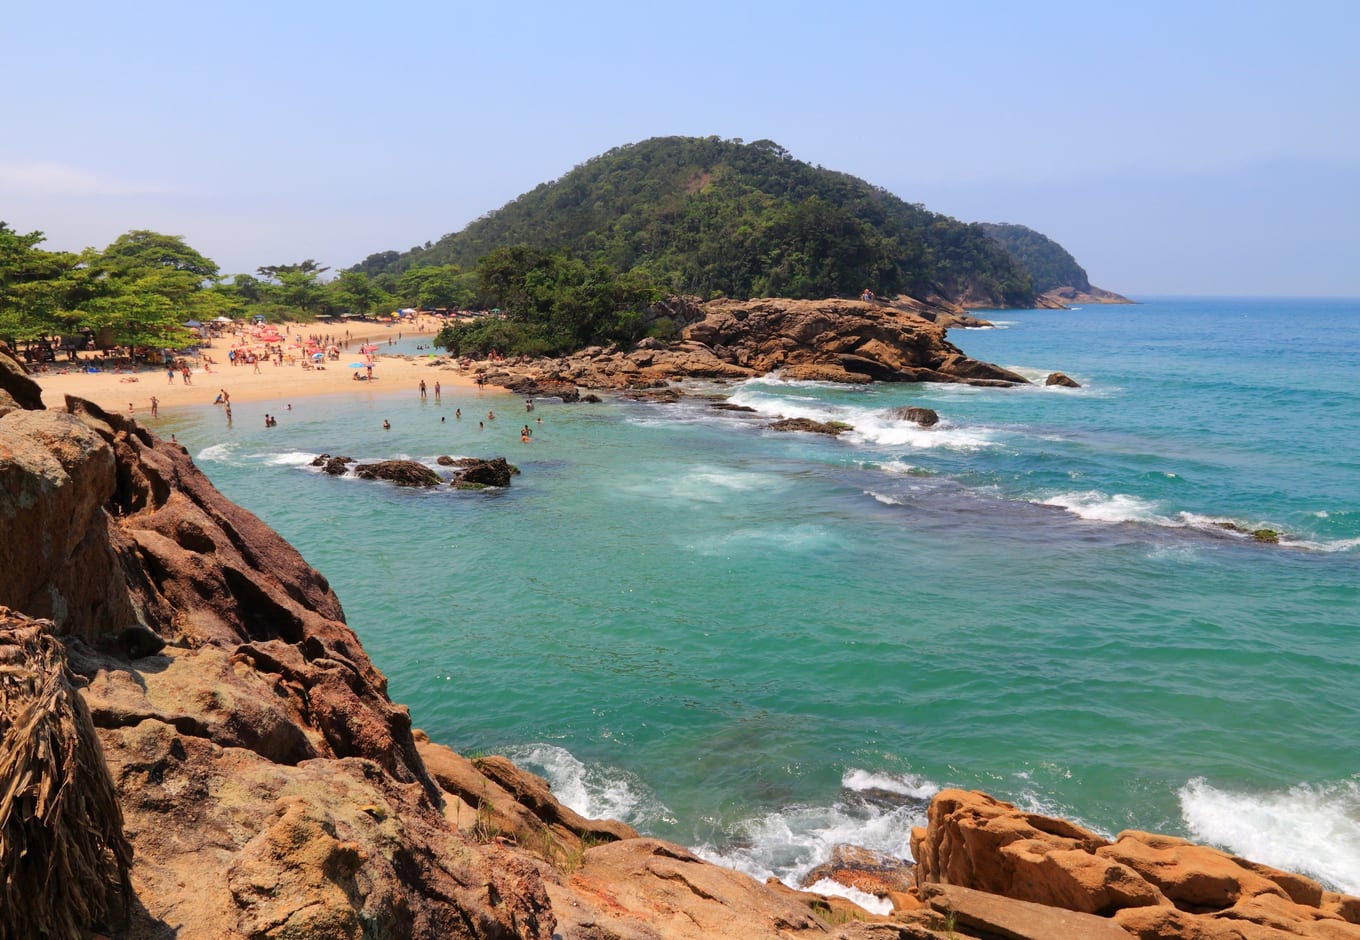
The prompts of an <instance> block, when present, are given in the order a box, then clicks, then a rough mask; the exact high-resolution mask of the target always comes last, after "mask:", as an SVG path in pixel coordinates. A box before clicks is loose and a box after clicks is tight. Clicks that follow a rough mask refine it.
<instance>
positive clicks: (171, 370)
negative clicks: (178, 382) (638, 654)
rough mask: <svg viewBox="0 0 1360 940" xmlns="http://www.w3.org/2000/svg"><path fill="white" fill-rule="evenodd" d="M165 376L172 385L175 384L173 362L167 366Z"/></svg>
mask: <svg viewBox="0 0 1360 940" xmlns="http://www.w3.org/2000/svg"><path fill="white" fill-rule="evenodd" d="M165 377H166V379H167V380H168V381H169V382H170V384H171V385H174V384H175V364H174V363H173V362H172V363H170V365H168V366H166V367H165Z"/></svg>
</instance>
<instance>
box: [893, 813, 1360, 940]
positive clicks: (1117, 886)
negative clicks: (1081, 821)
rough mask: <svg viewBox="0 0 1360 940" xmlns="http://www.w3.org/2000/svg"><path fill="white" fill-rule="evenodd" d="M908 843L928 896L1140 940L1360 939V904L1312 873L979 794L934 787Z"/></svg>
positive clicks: (919, 884) (919, 881)
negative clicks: (1012, 904)
mask: <svg viewBox="0 0 1360 940" xmlns="http://www.w3.org/2000/svg"><path fill="white" fill-rule="evenodd" d="M911 843H912V854H913V855H914V856H915V858H916V860H917V865H916V880H917V888H918V890H919V891H920V893H921V894H922V896H924V897H931V896H932V892H933V891H934V890H935V889H934V886H937V885H949V886H958V887H963V888H971V889H974V890H976V891H983V892H987V893H988V894H989V895H997V896H1001V897H1004V898H1010V899H1012V900H1015V901H1023V902H1028V903H1031V904H1041V905H1046V906H1048V907H1053V908H1062V909H1065V910H1068V911H1076V912H1078V913H1081V914H1086V915H1097V916H1099V917H1101V918H1110V919H1111V921H1112V922H1113V923H1117V924H1119V925H1120V926H1121V927H1122V928H1123V929H1124V930H1126V931H1128V932H1129V933H1132V934H1134V935H1135V936H1138V937H1141V938H1144V940H1154V938H1174V937H1193V938H1205V940H1218V938H1223V940H1227V938H1235V940H1242V938H1256V937H1262V938H1264V937H1333V938H1343V937H1349V938H1360V901H1357V899H1354V898H1345V897H1343V896H1341V895H1336V894H1332V893H1330V892H1326V891H1324V890H1323V889H1322V886H1321V885H1319V884H1318V883H1317V882H1315V881H1313V880H1312V879H1309V878H1305V877H1303V876H1301V875H1296V874H1292V873H1289V872H1282V871H1278V870H1276V869H1273V868H1270V867H1269V866H1266V865H1261V864H1259V863H1256V862H1250V861H1247V860H1245V859H1240V858H1236V857H1234V856H1231V855H1228V854H1227V853H1224V852H1220V851H1218V850H1217V849H1213V848H1209V847H1206V846H1200V845H1195V844H1194V843H1191V842H1188V841H1186V840H1184V839H1178V838H1174V837H1171V836H1163V835H1156V834H1152V833H1146V832H1135V831H1126V832H1121V833H1120V834H1119V835H1118V837H1117V838H1116V839H1115V841H1114V842H1110V841H1109V840H1107V839H1104V838H1101V837H1100V836H1097V835H1096V834H1094V833H1092V832H1089V831H1087V830H1085V829H1082V828H1080V827H1078V826H1074V825H1072V824H1071V823H1069V822H1065V821H1063V820H1060V819H1052V818H1050V817H1046V816H1040V815H1037V814H1034V813H1026V812H1023V811H1021V810H1019V809H1017V808H1016V807H1014V806H1012V805H1011V804H1009V803H1002V802H1000V801H999V800H994V799H992V798H991V797H989V796H986V795H985V794H981V793H971V792H965V791H962V790H943V791H941V792H940V793H938V794H937V795H936V796H935V798H934V799H933V800H932V801H931V804H930V811H929V824H928V825H927V827H926V828H925V829H917V830H914V831H913V833H912V840H911ZM951 890H952V889H951ZM932 903H934V902H933V901H932ZM1000 935H1002V936H1030V934H1025V933H1014V934H1008V933H1004V932H1002V933H1001V934H1000ZM1041 935H1042V934H1041ZM1082 935H1083V936H1084V934H1082ZM1092 935H1094V934H1092Z"/></svg>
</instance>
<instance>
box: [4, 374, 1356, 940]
mask: <svg viewBox="0 0 1360 940" xmlns="http://www.w3.org/2000/svg"><path fill="white" fill-rule="evenodd" d="M5 358H6V357H5V356H4V355H3V353H0V405H4V404H5V403H14V404H13V405H9V406H8V410H6V408H5V407H0V412H3V414H0V533H3V536H4V537H3V538H0V605H3V606H6V607H9V608H13V610H12V611H0V662H3V663H4V665H5V667H6V669H7V670H8V671H7V672H6V673H5V676H6V677H7V678H6V681H13V680H14V678H15V677H22V676H23V675H25V674H26V673H25V672H24V670H25V669H26V668H29V667H30V666H31V665H32V664H33V662H34V661H35V659H36V660H41V659H42V658H43V657H44V656H47V655H48V653H55V652H56V651H57V647H58V644H59V646H60V647H61V648H64V651H65V657H66V665H65V666H60V663H59V659H56V658H52V657H50V656H48V663H49V665H51V664H52V663H56V664H58V665H57V666H56V667H55V668H48V669H46V671H45V672H43V671H42V670H39V672H41V673H42V674H44V675H49V676H55V675H59V674H63V673H62V670H63V669H66V670H69V680H68V681H66V682H65V684H62V683H58V684H56V685H54V686H51V688H53V689H55V690H56V692H57V693H59V696H64V699H63V701H64V702H66V703H67V704H69V706H70V708H69V709H68V708H67V707H66V705H60V704H58V705H54V706H51V707H48V706H44V709H43V710H42V714H44V715H49V716H58V718H59V721H60V724H61V726H62V727H63V728H65V729H77V730H76V731H75V732H74V733H75V735H76V737H75V739H74V740H75V742H76V747H77V750H78V751H79V753H81V754H84V755H86V756H84V757H81V758H79V763H80V766H81V768H82V769H81V771H80V773H78V774H76V775H75V776H74V777H69V776H68V775H66V772H65V771H64V770H63V769H62V767H61V766H60V765H59V764H53V763H50V762H49V763H47V764H44V763H43V760H42V759H39V758H37V757H34V755H37V754H50V753H52V752H50V751H41V749H39V750H33V749H30V750H28V751H25V750H24V749H23V742H24V740H25V738H24V736H23V735H14V734H11V733H10V732H9V730H7V729H6V727H3V726H0V730H2V731H4V732H5V733H4V734H3V736H2V737H0V767H7V768H10V767H16V766H18V767H26V768H33V769H35V770H36V772H37V776H36V777H34V778H33V779H34V781H35V783H34V784H33V785H34V786H35V787H37V788H42V787H47V788H48V792H55V788H56V786H57V785H58V784H59V783H60V782H61V780H62V779H63V778H69V779H74V780H76V781H78V783H77V784H76V785H75V786H73V787H71V788H68V789H67V790H65V791H63V792H64V793H66V794H67V796H68V797H70V798H72V799H73V800H75V802H73V803H72V804H71V805H70V807H69V808H68V810H69V812H70V813H74V814H76V815H65V816H63V819H64V820H65V821H66V822H75V823H77V824H78V825H77V826H75V827H74V829H76V830H78V831H80V832H83V833H85V834H84V835H79V834H77V835H71V834H70V829H71V828H72V827H68V830H67V834H66V835H62V832H61V830H59V829H57V828H52V827H51V826H50V825H49V822H45V821H44V817H41V816H39V815H38V814H37V813H36V812H35V811H34V802H33V800H32V798H31V792H32V791H30V790H29V789H27V788H23V787H21V788H18V789H16V790H13V791H10V792H11V793H12V794H17V796H18V799H17V800H8V799H7V798H5V797H4V793H5V792H6V790H7V787H5V786H0V830H2V831H3V832H4V834H5V838H4V840H0V870H3V871H5V872H7V873H14V876H15V878H16V879H17V880H15V881H13V882H12V884H13V885H16V886H20V887H17V888H16V889H15V890H19V891H21V893H23V895H24V901H25V903H23V904H15V903H9V902H8V901H7V903H6V904H4V905H0V937H11V936H13V937H18V936H25V937H27V936H37V935H42V934H43V932H44V931H49V932H55V933H54V934H53V935H90V934H91V933H92V932H94V931H98V932H99V933H100V934H102V935H104V936H108V937H114V938H119V940H122V938H152V940H158V938H167V940H168V938H171V937H176V938H179V940H194V938H200V937H203V938H223V940H236V938H247V937H249V938H291V937H299V938H301V937H308V938H310V937H322V938H330V937H347V938H348V937H356V938H357V937H374V938H377V937H403V938H406V937H414V938H444V937H455V938H508V937H520V938H532V940H549V938H558V937H560V938H562V940H605V938H617V940H632V938H638V940H641V938H647V940H658V938H661V940H666V938H700V937H703V938H708V937H740V938H770V940H774V938H796V937H818V938H844V940H877V938H881V940H889V938H895V940H902V938H918V940H926V938H946V937H953V938H960V937H978V938H981V937H998V936H1009V937H1025V936H1042V935H1043V931H1048V935H1050V936H1092V937H1098V936H1101V934H1100V933H1098V932H1097V931H1098V930H1103V926H1104V925H1109V926H1112V927H1113V926H1115V925H1117V926H1118V928H1122V929H1123V930H1124V931H1127V933H1128V934H1131V935H1135V936H1139V937H1147V938H1153V937H1156V938H1167V937H1204V938H1219V937H1223V938H1228V937H1233V938H1238V940H1241V938H1249V940H1255V938H1258V937H1261V938H1264V937H1289V936H1300V937H1327V938H1357V937H1360V926H1358V924H1360V898H1352V897H1346V896H1342V895H1337V894H1334V893H1332V892H1329V891H1325V890H1323V889H1322V888H1321V886H1319V885H1318V884H1317V883H1316V882H1313V881H1311V880H1310V879H1307V878H1304V877H1301V876H1298V875H1293V874H1289V873H1286V872H1280V871H1276V870H1274V869H1271V868H1269V867H1267V866H1263V865H1259V864H1255V863H1252V862H1248V861H1246V860H1243V859H1238V858H1234V857H1232V856H1229V855H1226V854H1225V853H1222V852H1218V851H1216V850H1213V849H1207V848H1204V847H1201V846H1195V845H1192V844H1190V843H1187V842H1184V841H1183V840H1178V839H1171V838H1169V837H1164V836H1154V835H1150V834H1147V833H1138V832H1126V833H1121V834H1120V835H1119V837H1118V838H1117V839H1115V840H1113V841H1111V840H1108V839H1103V838H1101V837H1099V836H1096V835H1094V834H1092V833H1090V832H1087V831H1085V830H1083V829H1081V828H1079V827H1077V826H1073V825H1071V824H1070V823H1065V822H1063V821H1061V820H1054V819H1049V818H1046V817H1042V816H1037V815H1034V814H1027V813H1022V812H1020V811H1019V810H1017V809H1016V808H1015V807H1013V806H1009V805H1008V804H1004V803H1000V802H998V801H996V800H992V799H991V798H990V797H987V796H985V795H984V794H979V793H965V792H963V791H957V790H950V791H944V792H942V793H940V794H939V795H938V796H937V797H936V798H935V800H934V801H933V803H932V805H931V808H930V824H929V826H928V827H927V828H926V829H923V830H917V831H915V832H913V834H912V843H913V851H914V852H915V854H916V857H917V858H918V859H919V863H918V865H917V867H916V870H915V875H914V888H912V886H911V885H904V883H903V880H902V879H903V876H904V875H905V874H906V865H905V863H901V862H899V861H897V860H891V859H878V860H873V859H870V860H868V862H867V863H866V862H865V859H862V858H860V856H859V854H858V852H856V851H855V850H853V849H846V850H844V851H843V852H842V853H841V856H842V857H841V858H840V859H839V866H838V867H837V868H836V869H834V870H832V869H828V870H827V871H826V873H827V874H828V875H829V877H832V878H834V879H835V880H838V881H840V882H841V883H843V884H853V885H855V886H856V887H859V888H861V889H864V890H869V891H872V892H874V893H880V892H881V893H882V894H883V895H884V896H886V897H888V898H889V899H890V900H891V901H892V903H893V905H894V908H895V912H894V914H893V916H892V917H877V916H873V915H870V914H867V913H866V912H864V911H863V910H861V909H859V908H857V907H855V906H854V905H853V904H851V903H850V902H848V901H843V900H838V899H830V898H820V897H817V896H815V895H811V894H807V893H804V892H799V891H794V890H792V889H790V888H786V887H784V886H782V885H779V884H765V885H762V884H760V883H758V882H756V881H754V880H752V879H750V878H749V877H747V876H745V875H743V874H740V873H738V872H735V871H730V870H727V869H722V868H718V867H716V866H713V865H710V864H707V863H705V862H703V861H702V860H700V859H699V858H697V857H695V856H694V855H692V854H691V853H690V852H688V851H687V850H685V849H683V848H681V847H680V846H676V845H671V844H668V843H665V842H661V841H658V840H655V839H648V838H641V837H638V835H637V833H635V832H634V831H633V830H631V829H630V828H629V827H627V826H625V825H622V824H620V823H615V822H610V821H599V820H587V819H583V818H581V817H580V816H579V815H578V814H576V813H573V812H572V811H571V810H570V809H568V808H566V807H564V806H562V805H561V804H560V803H558V801H557V800H556V799H555V798H554V797H553V796H552V794H551V792H550V791H549V790H548V787H547V785H546V784H545V783H544V781H542V780H541V779H540V778H537V777H535V776H534V775H532V774H528V773H525V772H524V771H522V770H520V769H519V768H516V767H515V766H514V765H513V764H511V763H510V762H509V761H506V760H504V759H503V758H497V757H488V758H482V759H479V760H477V761H469V760H467V759H465V758H462V757H460V756H459V755H457V754H456V753H454V752H453V751H451V750H449V749H448V748H445V747H441V746H439V745H437V744H433V743H432V742H430V741H429V740H428V739H427V738H426V737H425V736H424V735H423V734H421V733H420V732H418V731H415V730H413V729H412V728H411V722H410V718H409V716H408V714H407V712H406V710H405V709H404V708H402V707H401V706H399V705H395V704H393V703H392V702H391V701H390V700H389V699H388V697H387V694H386V681H385V679H384V677H383V676H382V674H381V673H380V672H378V671H377V670H376V669H375V668H374V667H373V665H372V663H370V662H369V660H368V658H367V655H366V654H365V653H364V650H363V649H362V647H361V646H360V644H359V642H358V640H357V638H356V637H355V635H354V633H353V632H352V631H351V630H350V628H349V626H348V625H347V624H346V623H345V620H344V614H343V611H342V610H341V608H340V604H339V602H338V600H337V599H336V597H335V595H334V593H333V592H332V591H331V590H330V587H329V585H328V584H327V582H326V580H325V578H324V577H322V576H321V575H320V574H319V573H318V572H316V571H315V570H313V569H312V568H311V567H310V566H308V565H307V563H306V562H305V561H304V560H303V559H302V558H301V556H300V555H298V553H297V552H296V551H295V550H294V549H293V548H291V547H290V546H289V545H287V544H286V543H285V542H284V541H283V540H282V539H281V538H279V536H278V535H277V534H275V533H274V532H273V531H272V530H270V529H269V528H268V527H267V526H265V525H264V524H263V523H262V522H260V520H259V519H257V518H256V517H255V516H253V515H251V514H250V513H248V512H246V511H245V510H243V509H241V508H240V507H238V506H235V505H233V504H232V503H230V502H228V501H227V500H226V499H224V498H223V497H222V496H221V494H219V493H218V492H217V491H216V489H214V488H213V487H212V486H211V484H210V483H209V482H208V481H207V480H206V478H204V477H203V476H202V474H201V473H200V472H199V471H198V470H197V468H196V467H195V466H194V465H193V461H192V460H191V459H190V457H189V455H188V453H187V452H186V451H185V450H184V448H182V447H180V446H178V445H176V444H172V443H167V442H165V441H161V440H159V439H157V438H155V437H154V436H153V435H151V434H149V433H148V432H146V431H145V430H144V429H142V428H141V427H140V426H138V425H137V424H136V423H135V422H134V421H132V420H130V419H127V418H124V417H122V416H120V415H113V414H106V413H104V412H102V411H100V410H99V409H98V408H95V407H94V406H92V405H89V404H88V403H85V402H81V401H77V400H72V399H68V400H67V402H66V408H65V410H60V411H58V410H53V411H43V410H38V409H37V408H36V407H18V403H19V402H20V401H28V402H30V403H32V399H31V398H30V397H29V396H28V393H27V391H26V390H25V388H24V387H23V381H22V380H24V376H23V375H22V374H21V371H19V370H17V369H8V370H7V369H6V368H5V366H6V364H5V362H4V361H3V360H4V359H5ZM38 403H39V404H40V401H39V402H38ZM25 607H26V608H28V610H27V611H25V613H29V614H31V613H32V612H33V611H37V612H39V613H42V614H43V616H44V617H45V618H47V619H49V620H50V621H51V623H50V624H44V625H42V626H41V636H42V637H45V638H46V639H44V640H43V641H42V643H43V644H44V645H43V646H42V649H43V650H46V651H47V653H35V652H33V651H32V650H31V649H30V646H32V644H30V643H28V639H25V638H26V637H27V638H29V639H31V638H33V637H35V636H37V633H35V627H34V621H32V620H30V619H28V618H27V617H25V616H23V615H22V614H20V613H19V612H18V611H19V610H20V609H22V608H25ZM33 649H37V647H33ZM15 650H19V651H20V652H17V653H16V652H14V651H15ZM19 681H20V682H28V680H27V679H23V678H20V679H19ZM44 688H47V686H44ZM6 696H7V698H6V701H8V702H9V703H10V704H13V703H16V702H18V703H20V707H21V709H22V707H23V706H22V703H23V701H24V699H23V697H22V696H21V695H16V694H12V693H10V692H8V691H7V692H6ZM52 701H53V702H56V701H57V699H53V700H52ZM82 709H83V710H84V711H85V713H86V715H87V716H88V717H87V720H80V719H78V718H74V717H72V718H70V719H69V720H68V718H67V717H61V716H75V715H77V713H79V712H80V711H81V710H82ZM7 714H12V713H7ZM13 726H14V722H13V721H12V720H10V724H9V726H8V727H9V728H11V729H12V727H13ZM81 728H83V729H84V730H79V729H81ZM63 733H65V732H63ZM61 753H63V754H65V753H67V752H66V751H62V752H61ZM96 754H97V755H98V756H97V757H95V756H91V755H96ZM101 763H102V766H101ZM86 771H95V772H94V773H92V774H86ZM6 772H7V773H8V774H9V778H8V779H6V780H4V781H0V783H4V784H10V783H12V782H13V781H14V780H15V779H16V777H15V774H14V772H13V771H10V770H7V771H6ZM82 775H83V776H82ZM101 779H102V780H103V783H102V784H101V783H100V782H99V781H100V780H101ZM101 786H102V787H103V788H104V792H105V793H109V792H111V793H112V794H113V798H114V799H116V802H117V806H116V809H115V808H112V807H108V806H103V807H100V806H98V805H95V804H91V803H90V802H89V801H90V800H91V799H94V798H95V797H94V795H95V794H97V793H99V792H100V789H101ZM120 815H121V822H120V820H119V816H120ZM20 832H22V833H23V835H22V840H23V842H22V845H23V846H24V847H25V848H26V849H27V851H26V852H25V853H24V854H22V855H20V854H17V852H16V846H17V845H19V844H20V843H19V842H18V841H16V839H18V838H20V837H18V836H15V835H14V834H15V833H20ZM92 833H97V835H91V834H92ZM121 839H125V840H126V842H127V844H130V845H131V847H132V850H133V851H132V855H131V857H130V866H125V870H126V872H127V879H128V880H127V883H126V884H119V876H118V870H119V863H118V859H119V855H118V853H119V851H120V849H118V848H117V846H118V845H119V844H120V840H121ZM58 840H61V845H63V846H64V847H65V848H67V849H83V850H86V852H87V854H85V855H83V856H80V857H81V858H85V859H86V860H87V861H86V862H82V863H80V868H81V870H82V871H84V872H85V873H86V874H89V873H93V879H92V880H89V879H87V880H86V881H73V880H70V879H67V878H65V877H64V876H61V877H57V878H55V879H48V878H47V877H46V871H47V869H46V867H45V866H46V865H47V864H48V861H49V860H50V859H51V858H52V857H53V852H54V851H55V850H54V849H53V848H52V846H53V845H55V844H57V841H58ZM44 846H47V847H46V848H44ZM76 857H77V856H76V855H74V854H72V855H68V856H67V858H68V860H69V859H74V858H76ZM904 886H905V887H907V888H908V889H909V890H906V891H903V890H899V889H901V888H903V887H904ZM969 889H972V891H985V892H988V893H987V894H986V895H984V896H982V897H981V898H979V897H976V896H974V895H973V894H971V893H969ZM41 890H47V891H49V892H50V893H49V894H48V895H46V896H44V897H43V898H36V897H35V896H34V894H33V892H34V891H41ZM63 892H64V893H63ZM1006 895H1009V896H1010V897H1009V898H1008V897H1007V896H1006ZM923 899H924V901H927V902H928V904H923ZM941 899H944V900H943V901H942V900H941ZM1024 902H1030V903H1029V904H1026V903H1024ZM1040 902H1042V903H1044V904H1046V906H1045V907H1043V908H1041V909H1039V910H1038V911H1035V910H1033V909H1032V904H1034V903H1040ZM120 911H125V912H126V919H125V920H124V919H122V918H121V917H120ZM63 918H64V920H63ZM1036 925H1037V926H1036ZM1073 925H1075V926H1073ZM1097 925H1100V926H1097ZM1027 931H1028V932H1027Z"/></svg>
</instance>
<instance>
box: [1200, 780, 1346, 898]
mask: <svg viewBox="0 0 1360 940" xmlns="http://www.w3.org/2000/svg"><path fill="white" fill-rule="evenodd" d="M1179 797H1180V804H1181V816H1182V818H1183V819H1184V821H1185V825H1186V828H1187V829H1188V830H1189V832H1190V834H1191V836H1192V837H1193V838H1194V839H1196V840H1198V841H1201V842H1208V843H1212V844H1214V845H1220V846H1223V847H1225V848H1226V849H1228V850H1229V851H1231V852H1234V853H1236V854H1238V855H1241V856H1244V857H1246V858H1249V859H1251V860H1252V861H1256V862H1263V863H1264V864H1267V865H1273V866H1274V867H1276V868H1282V869H1285V870H1286V871H1296V872H1300V873H1302V874H1306V875H1309V876H1311V877H1313V878H1316V879H1318V880H1319V881H1322V882H1325V883H1326V884H1328V885H1330V886H1331V887H1333V888H1335V889H1336V890H1338V891H1341V892H1344V893H1346V894H1360V779H1356V778H1352V779H1350V780H1345V781H1342V782H1339V783H1334V784H1328V785H1310V784H1299V785H1298V786H1294V787H1290V788H1289V789H1287V790H1276V791H1269V792H1265V793H1244V792H1234V791H1231V790H1226V789H1219V788H1217V787H1214V786H1211V785H1210V784H1208V783H1207V782H1206V781H1205V780H1204V779H1203V778H1195V779H1194V780H1191V781H1190V782H1189V783H1187V784H1186V785H1185V786H1184V787H1182V788H1181V789H1180V792H1179Z"/></svg>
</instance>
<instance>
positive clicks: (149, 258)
mask: <svg viewBox="0 0 1360 940" xmlns="http://www.w3.org/2000/svg"><path fill="white" fill-rule="evenodd" d="M101 261H102V265H103V267H104V269H105V270H108V271H119V270H138V269H143V268H169V269H171V270H174V271H182V272H185V273H187V274H194V275H197V276H198V279H199V280H200V281H216V280H217V279H218V276H219V272H218V268H217V264H216V263H215V262H213V261H211V260H209V259H208V258H205V257H204V256H203V255H201V254H199V253H198V252H197V251H195V250H194V249H193V248H190V247H189V246H188V245H186V244H185V243H184V238H183V237H182V236H179V235H162V234H161V233H159V232H150V231H147V230H145V229H136V230H134V231H131V232H128V233H127V234H125V235H119V236H118V238H116V239H115V240H114V242H113V244H111V245H109V247H107V248H105V249H104V253H103V256H102V258H101Z"/></svg>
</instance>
